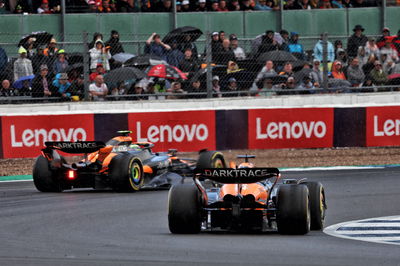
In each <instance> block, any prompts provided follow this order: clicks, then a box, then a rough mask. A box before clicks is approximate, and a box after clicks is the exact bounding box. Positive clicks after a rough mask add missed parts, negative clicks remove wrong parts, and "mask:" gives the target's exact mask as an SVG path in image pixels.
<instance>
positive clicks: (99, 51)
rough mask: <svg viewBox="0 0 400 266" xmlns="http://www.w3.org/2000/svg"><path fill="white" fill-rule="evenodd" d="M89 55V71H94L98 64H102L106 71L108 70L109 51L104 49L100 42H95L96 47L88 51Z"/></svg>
mask: <svg viewBox="0 0 400 266" xmlns="http://www.w3.org/2000/svg"><path fill="white" fill-rule="evenodd" d="M89 53H90V70H91V71H92V72H93V71H95V70H96V67H97V65H98V64H102V65H103V67H104V69H105V70H106V71H109V70H110V64H109V61H108V60H110V59H111V54H110V49H108V48H106V47H104V43H103V41H101V40H97V41H96V46H95V47H93V48H92V49H90V50H89Z"/></svg>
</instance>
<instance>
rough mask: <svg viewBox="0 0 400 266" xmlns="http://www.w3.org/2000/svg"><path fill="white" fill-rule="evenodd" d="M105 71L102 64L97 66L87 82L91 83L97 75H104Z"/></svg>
mask: <svg viewBox="0 0 400 266" xmlns="http://www.w3.org/2000/svg"><path fill="white" fill-rule="evenodd" d="M105 73H106V70H105V69H104V66H103V64H97V66H96V70H95V71H94V72H92V73H90V75H89V81H90V82H93V81H94V80H95V79H96V77H97V76H98V75H104V74H105Z"/></svg>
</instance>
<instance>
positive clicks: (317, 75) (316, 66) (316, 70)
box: [310, 59, 324, 87]
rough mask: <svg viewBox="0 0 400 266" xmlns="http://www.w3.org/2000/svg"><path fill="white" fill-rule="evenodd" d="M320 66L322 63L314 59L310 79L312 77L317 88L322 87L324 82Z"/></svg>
mask: <svg viewBox="0 0 400 266" xmlns="http://www.w3.org/2000/svg"><path fill="white" fill-rule="evenodd" d="M320 64H321V62H320V61H319V60H318V59H314V61H313V68H312V71H311V72H310V77H311V79H312V81H313V82H314V86H315V87H320V86H321V84H322V83H323V81H324V78H323V73H322V71H321V68H320Z"/></svg>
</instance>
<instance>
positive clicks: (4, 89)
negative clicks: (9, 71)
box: [0, 79, 18, 97]
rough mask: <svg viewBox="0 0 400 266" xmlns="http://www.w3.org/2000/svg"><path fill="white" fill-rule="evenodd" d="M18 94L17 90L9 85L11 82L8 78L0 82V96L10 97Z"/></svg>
mask: <svg viewBox="0 0 400 266" xmlns="http://www.w3.org/2000/svg"><path fill="white" fill-rule="evenodd" d="M12 96H18V91H17V90H16V89H14V88H13V87H11V83H10V81H9V80H8V79H5V80H3V81H2V82H1V89H0V97H12Z"/></svg>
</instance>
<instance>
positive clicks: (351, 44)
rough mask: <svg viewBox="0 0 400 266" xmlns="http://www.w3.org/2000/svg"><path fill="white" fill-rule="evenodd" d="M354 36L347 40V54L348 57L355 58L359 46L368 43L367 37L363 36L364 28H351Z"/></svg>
mask: <svg viewBox="0 0 400 266" xmlns="http://www.w3.org/2000/svg"><path fill="white" fill-rule="evenodd" d="M353 32H354V34H353V35H351V36H350V37H349V39H348V40H347V54H348V55H349V56H350V57H356V56H357V50H358V47H360V46H365V44H366V43H367V42H368V38H367V36H365V35H364V34H363V32H364V28H363V26H361V25H356V26H355V27H354V28H353Z"/></svg>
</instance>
